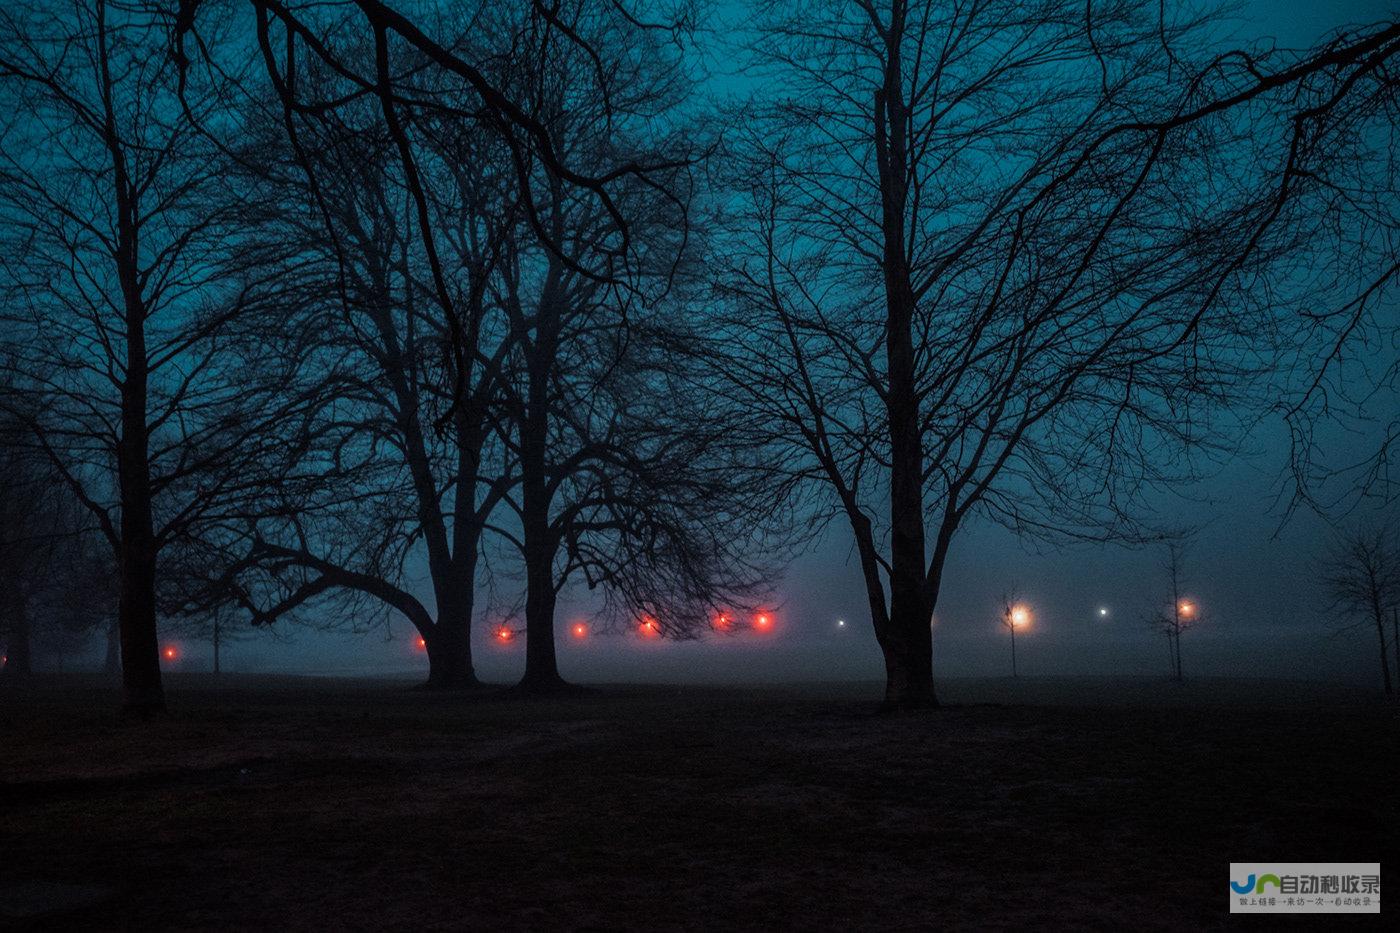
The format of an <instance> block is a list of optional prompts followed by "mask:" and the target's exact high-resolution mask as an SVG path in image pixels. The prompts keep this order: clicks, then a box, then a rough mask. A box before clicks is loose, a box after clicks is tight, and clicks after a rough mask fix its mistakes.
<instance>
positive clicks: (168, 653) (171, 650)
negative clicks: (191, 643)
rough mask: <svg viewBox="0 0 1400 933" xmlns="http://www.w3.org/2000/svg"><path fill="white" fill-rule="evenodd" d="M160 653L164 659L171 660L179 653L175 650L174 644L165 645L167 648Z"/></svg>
mask: <svg viewBox="0 0 1400 933" xmlns="http://www.w3.org/2000/svg"><path fill="white" fill-rule="evenodd" d="M161 653H162V654H164V655H165V660H167V661H173V660H175V657H176V655H177V654H179V652H177V651H176V650H175V646H174V645H171V646H169V647H167V648H166V649H165V650H164V651H163V652H161Z"/></svg>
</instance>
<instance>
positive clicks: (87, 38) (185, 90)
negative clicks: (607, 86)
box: [0, 0, 302, 712]
mask: <svg viewBox="0 0 1400 933" xmlns="http://www.w3.org/2000/svg"><path fill="white" fill-rule="evenodd" d="M213 28H214V27H213V25H212V24H211V29H213ZM167 50H168V32H167V31H166V24H165V20H164V15H163V13H162V12H161V11H160V10H158V9H155V8H147V7H143V6H132V5H127V4H122V5H116V4H109V3H106V2H103V0H76V2H74V3H71V4H62V5H58V6H54V5H52V4H19V5H11V6H8V7H7V8H6V9H5V10H4V11H3V12H0V95H3V105H4V108H5V111H6V113H7V114H10V115H11V116H12V117H13V119H9V120H7V122H6V123H5V124H4V128H3V140H2V141H0V142H2V143H3V144H2V145H0V152H3V162H0V211H3V213H4V218H5V225H4V254H5V255H4V258H3V261H2V264H0V272H3V279H2V280H0V281H2V282H3V288H4V290H5V299H6V304H5V306H4V310H3V312H0V315H3V318H4V325H5V332H4V335H3V336H4V339H5V340H6V341H7V343H10V344H11V345H12V346H13V347H14V348H15V350H14V352H13V354H12V357H11V366H12V373H11V375H12V376H13V378H12V380H11V382H12V385H13V387H14V391H13V392H12V393H10V396H9V397H8V398H6V399H4V400H0V405H4V406H6V408H7V410H8V411H9V412H10V414H11V415H12V416H15V417H21V418H24V419H25V420H26V424H27V426H28V427H29V429H30V433H31V436H32V438H33V444H34V445H35V447H36V448H37V449H38V450H40V451H42V452H43V454H44V455H45V456H46V457H47V458H48V460H49V462H50V464H51V465H52V466H53V467H54V468H55V469H56V470H57V471H58V474H59V476H60V477H61V478H62V481H63V482H64V483H65V484H66V485H67V486H68V488H69V489H70V491H71V492H72V494H73V495H74V496H76V497H77V499H78V500H79V501H80V502H81V503H82V504H83V506H84V507H85V508H87V509H88V511H89V512H90V513H91V515H92V516H93V518H94V520H95V522H96V524H97V526H98V528H99V529H100V531H101V533H102V535H103V536H104V537H105V538H106V540H107V542H108V543H109V545H110V546H111V548H112V551H113V553H114V555H115V557H116V561H117V564H118V566H119V568H120V596H119V607H118V614H119V618H120V627H121V654H122V677H123V684H124V688H125V704H126V707H127V708H128V709H130V710H133V711H138V712H150V711H153V710H158V709H160V708H162V707H163V705H164V699H163V692H162V688H161V678H160V662H159V657H158V653H157V652H158V646H157V635H156V615H157V611H158V605H157V604H158V588H159V580H160V576H161V574H160V570H159V564H160V560H161V557H162V554H163V553H164V552H166V551H167V549H169V548H172V547H179V548H189V547H194V546H197V544H198V542H199V541H200V540H201V538H202V537H203V535H204V534H205V533H206V532H209V533H213V534H217V533H218V529H219V526H220V525H221V523H222V522H223V520H224V519H226V518H228V517H229V515H230V514H238V513H240V512H242V511H245V510H246V501H247V499H248V497H250V496H252V495H255V494H257V493H259V492H261V491H262V490H265V489H266V488H268V486H269V485H271V484H273V483H275V477H276V472H277V469H278V468H277V464H278V463H280V457H279V454H280V452H281V449H282V444H281V443H280V441H279V438H278V436H277V432H275V431H273V430H269V425H270V424H273V423H276V422H277V421H278V420H280V419H285V418H290V417H294V415H295V413H296V412H297V411H298V410H299V407H300V405H301V403H302V399H301V397H300V395H299V394H298V392H297V391H296V385H297V382H296V379H295V366H294V363H288V365H287V366H284V367H283V369H282V371H281V372H279V373H277V374H276V375H275V376H270V377H269V378H268V379H266V380H263V381H255V380H253V379H252V378H251V374H252V373H255V372H256V373H270V370H271V369H272V367H271V365H270V364H269V359H270V358H271V357H273V356H274V353H273V350H272V345H270V344H269V341H273V342H274V344H276V343H280V342H281V341H282V340H283V338H284V337H285V338H286V339H295V337H294V336H293V335H288V334H286V333H285V332H284V331H283V330H282V329H267V328H263V329H258V328H255V327H252V328H250V327H245V320H244V319H245V318H246V317H247V316H248V315H250V314H251V313H252V312H254V311H260V312H267V311H268V310H269V309H270V308H271V307H272V306H273V305H274V304H276V303H277V299H278V298H280V297H282V296H274V295H273V294H272V292H273V284H274V283H272V282H270V281H268V280H267V279H265V278H264V271H263V270H264V267H265V265H266V264H268V263H269V260H270V259H272V258H273V257H272V256H269V255H268V254H267V253H265V252H261V251H251V250H247V249H244V248H243V246H244V243H245V241H244V240H243V239H242V238H241V236H240V233H241V229H240V227H239V224H238V219H239V217H240V211H241V208H242V205H241V198H242V194H243V193H242V192H238V191H233V190H231V189H230V187H229V185H228V173H227V172H226V171H225V168H226V164H225V162H224V160H223V159H222V158H221V151H220V148H219V146H218V145H216V143H215V140H214V137H213V136H212V135H211V131H212V130H213V129H215V128H217V127H218V121H216V120H213V119H212V118H211V115H212V114H215V113H222V112H223V111H222V95H223V92H224V90H225V84H227V83H228V82H231V81H233V80H234V79H235V78H236V77H237V73H236V72H235V73H233V74H218V75H212V74H209V73H203V74H201V75H198V76H190V75H185V74H183V73H182V72H180V71H179V70H178V69H177V68H176V67H175V64H174V63H173V62H172V61H171V59H170V57H169V56H168V55H167V54H166V53H167ZM263 320H264V322H265V321H266V318H265V317H264V319H263ZM295 356H296V354H295V353H293V354H291V355H290V357H283V360H284V362H287V360H288V359H291V360H294V359H295ZM252 360H256V361H257V365H256V366H252V365H249V364H250V361H252Z"/></svg>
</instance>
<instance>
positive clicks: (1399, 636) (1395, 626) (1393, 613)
mask: <svg viewBox="0 0 1400 933" xmlns="http://www.w3.org/2000/svg"><path fill="white" fill-rule="evenodd" d="M1390 644H1391V647H1393V648H1394V649H1395V673H1396V674H1400V606H1396V607H1395V608H1394V609H1391V610H1390Z"/></svg>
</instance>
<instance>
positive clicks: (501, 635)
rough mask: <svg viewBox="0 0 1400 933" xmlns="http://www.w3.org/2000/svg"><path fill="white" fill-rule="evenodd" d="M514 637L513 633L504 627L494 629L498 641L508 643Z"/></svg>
mask: <svg viewBox="0 0 1400 933" xmlns="http://www.w3.org/2000/svg"><path fill="white" fill-rule="evenodd" d="M514 637H515V633H514V632H512V631H511V630H510V629H508V628H506V627H505V626H504V625H502V626H501V627H500V628H498V629H496V639H497V640H498V641H510V640H511V639H512V638H514Z"/></svg>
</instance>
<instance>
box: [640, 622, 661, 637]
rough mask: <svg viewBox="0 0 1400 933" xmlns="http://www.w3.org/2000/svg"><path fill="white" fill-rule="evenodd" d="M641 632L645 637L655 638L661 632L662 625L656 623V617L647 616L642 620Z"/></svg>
mask: <svg viewBox="0 0 1400 933" xmlns="http://www.w3.org/2000/svg"><path fill="white" fill-rule="evenodd" d="M641 632H642V637H643V638H655V637H656V636H658V635H660V634H661V627H660V626H658V625H657V624H656V620H655V619H651V618H647V619H643V620H642V625H641Z"/></svg>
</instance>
